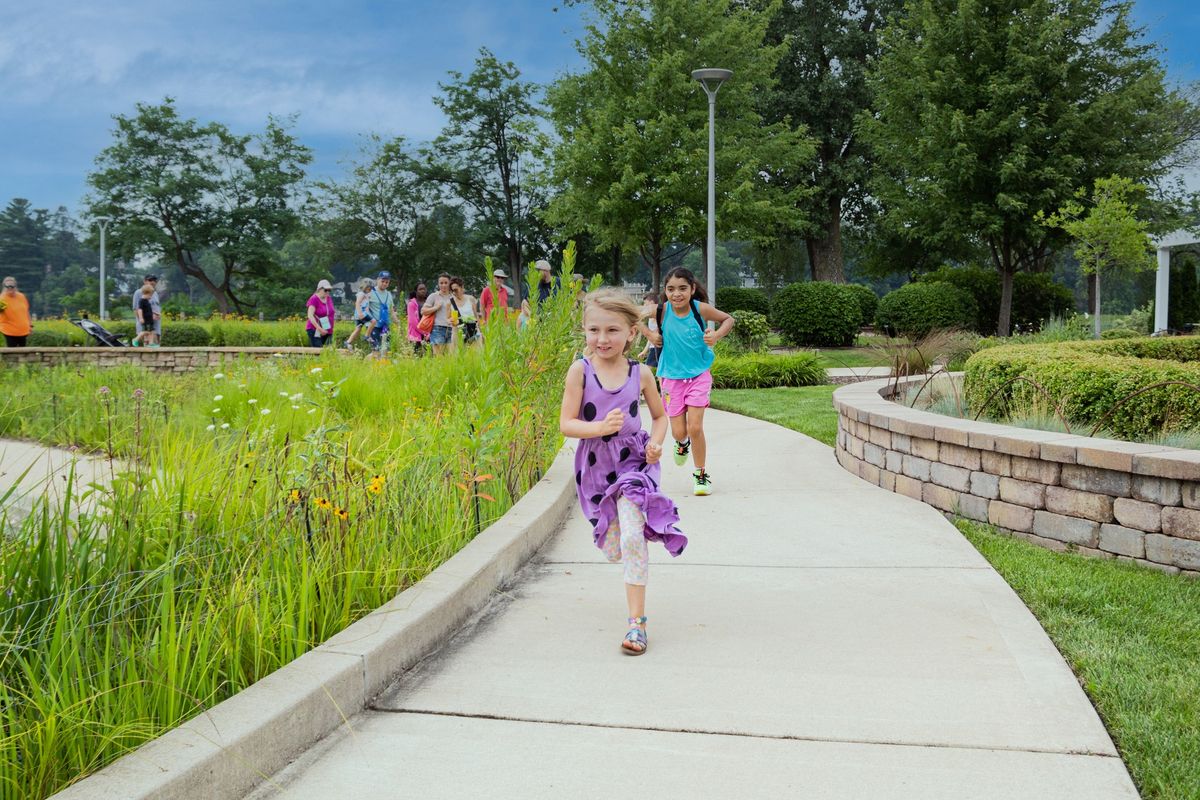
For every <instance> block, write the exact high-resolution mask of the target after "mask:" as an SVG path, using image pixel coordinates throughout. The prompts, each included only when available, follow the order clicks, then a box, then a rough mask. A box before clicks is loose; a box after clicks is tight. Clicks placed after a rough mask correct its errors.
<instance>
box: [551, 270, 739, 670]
mask: <svg viewBox="0 0 1200 800" xmlns="http://www.w3.org/2000/svg"><path fill="white" fill-rule="evenodd" d="M707 300H708V299H707V296H706V294H705V291H704V287H703V286H701V285H700V284H699V283H698V282H697V281H696V278H695V276H694V275H693V274H692V273H691V272H690V271H689V270H687V269H683V268H677V269H673V270H671V271H670V272H669V273H667V277H666V282H665V285H664V291H663V294H662V295H661V296H660V297H657V298H655V297H653V296H649V297H648V298H647V299H646V302H644V303H643V305H642V306H641V307H640V308H639V307H638V306H637V305H636V304H635V303H634V302H633V301H632V300H630V299H629V297H628V296H627V295H626V294H625V293H623V292H620V291H618V290H615V289H601V290H599V291H596V292H591V293H589V294H588V295H587V296H586V297H585V298H584V301H583V333H584V339H585V342H586V350H585V352H584V356H583V358H580V359H579V360H577V361H575V362H574V363H573V364H572V365H571V367H570V368H569V369H568V370H567V376H566V383H565V386H564V387H563V397H562V405H561V408H560V410H559V429H560V430H561V432H562V434H563V435H564V436H568V437H571V438H574V439H579V440H580V442H579V447H578V449H577V450H576V452H575V484H576V488H577V494H578V497H579V506H580V509H581V510H582V511H583V515H584V518H585V519H587V521H588V524H589V525H590V526H591V530H592V539H593V542H594V543H595V545H596V546H597V547H598V548H599V549H600V550H601V551H602V552H603V553H604V555H605V557H606V558H607V559H608V560H609V561H611V562H614V563H620V564H621V565H622V568H623V578H624V583H625V599H626V603H627V604H628V607H629V618H628V625H629V629H628V631H627V632H626V634H625V636H624V638H623V639H622V640H621V650H622V652H624V653H626V654H627V655H635V656H636V655H641V654H642V653H644V652H646V648H647V647H648V645H649V639H648V638H647V635H646V621H647V617H646V582H647V578H648V572H649V553H648V546H647V542H659V543H661V544H662V545H663V546H664V547H666V549H667V552H668V553H670V554H671V555H672V556H678V555H680V554H681V553H682V552H683V550H684V548H685V547H686V546H687V543H688V540H687V537H686V536H685V535H684V534H683V533H682V532H681V531H680V529H679V510H678V507H677V506H676V505H675V503H674V502H672V501H671V499H670V498H669V497H668V496H667V495H666V494H665V493H664V492H663V490H662V486H661V469H662V468H661V466H660V461H661V458H662V452H663V444H664V442H665V441H666V436H667V431H668V429H669V430H670V431H671V435H672V438H673V439H674V441H675V446H674V461H675V463H676V465H678V466H683V465H684V464H686V463H687V460H688V457H689V455H690V456H691V459H692V463H693V466H694V470H693V472H692V479H693V492H694V494H696V495H698V496H707V495H709V494H711V493H712V481H711V479H710V478H709V475H708V471H707V468H706V458H707V455H708V447H707V440H706V438H705V435H704V412H705V409H707V408H708V405H709V393H710V391H711V389H712V372H711V367H712V364H713V360H714V358H715V355H714V353H713V345H714V344H716V343H717V341H718V340H720V339H722V338H724V337H725V336H726V335H728V334H729V332H730V331H731V330H732V329H733V323H734V320H733V317H732V316H730V315H729V314H726V313H725V312H723V311H720V310H719V309H717V308H716V307H715V306H713V305H712V304H711V303H709V302H708V301H707ZM639 335H641V336H644V337H645V339H646V341H647V342H648V345H647V349H646V350H644V351H643V353H645V354H646V355H649V354H650V353H654V354H655V355H656V356H657V374H656V369H655V368H654V367H651V366H650V365H649V364H642V363H639V362H638V361H635V360H633V359H632V358H630V353H631V352H632V348H633V346H634V342H635V341H637V339H638V336H639ZM659 381H661V386H662V392H661V394H660V393H659ZM639 400H640V401H642V402H644V403H645V406H646V410H647V412H648V413H649V416H650V430H649V432H647V431H646V430H644V429H643V428H642V424H641V416H640V413H639Z"/></svg>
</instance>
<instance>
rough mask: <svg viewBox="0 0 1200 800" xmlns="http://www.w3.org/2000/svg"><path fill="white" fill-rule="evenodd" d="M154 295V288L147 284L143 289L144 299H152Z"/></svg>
mask: <svg viewBox="0 0 1200 800" xmlns="http://www.w3.org/2000/svg"><path fill="white" fill-rule="evenodd" d="M152 294H154V287H153V286H151V285H150V284H148V283H147V284H146V285H145V286H143V287H142V297H150V296H151V295H152Z"/></svg>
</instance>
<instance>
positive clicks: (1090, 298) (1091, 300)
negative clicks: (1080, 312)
mask: <svg viewBox="0 0 1200 800" xmlns="http://www.w3.org/2000/svg"><path fill="white" fill-rule="evenodd" d="M1086 277H1087V307H1088V312H1089V313H1091V311H1092V310H1093V309H1094V308H1096V276H1095V274H1092V275H1088V276H1086Z"/></svg>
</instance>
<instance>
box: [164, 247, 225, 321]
mask: <svg viewBox="0 0 1200 800" xmlns="http://www.w3.org/2000/svg"><path fill="white" fill-rule="evenodd" d="M177 263H178V264H179V271H180V272H182V273H183V274H184V275H187V276H188V277H191V278H195V279H196V280H197V281H199V282H200V285H201V286H203V287H204V288H205V289H206V290H208V293H209V294H211V295H212V296H213V300H215V301H216V303H217V312H218V313H220V314H229V313H231V311H232V308H231V304H230V302H229V294H228V292H226V291H225V287H224V286H218V285H217V284H215V283H213V281H212V278H210V277H208V275H206V274H205V272H204V270H202V269H200V267H198V266H195V265H194V264H190V263H188V261H187V259H186V258H184V257H183V256H182V255H180V256H179V258H178V261H177Z"/></svg>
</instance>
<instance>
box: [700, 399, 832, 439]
mask: <svg viewBox="0 0 1200 800" xmlns="http://www.w3.org/2000/svg"><path fill="white" fill-rule="evenodd" d="M836 388H837V387H836V386H799V387H782V388H777V389H717V390H715V391H713V393H712V405H713V408H719V409H721V410H722V411H733V412H735V413H737V414H745V415H746V416H748V417H757V418H758V419H765V420H766V421H767V422H774V423H775V424H777V425H782V426H784V427H785V428H791V429H792V430H795V431H800V432H801V433H803V434H806V435H808V436H811V437H813V438H814V439H817V440H819V441H822V442H824V443H825V444H827V445H829V446H830V447H832V446H833V443H834V441H835V439H836V438H837V414H835V413H834V411H833V390H834V389H836Z"/></svg>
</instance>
